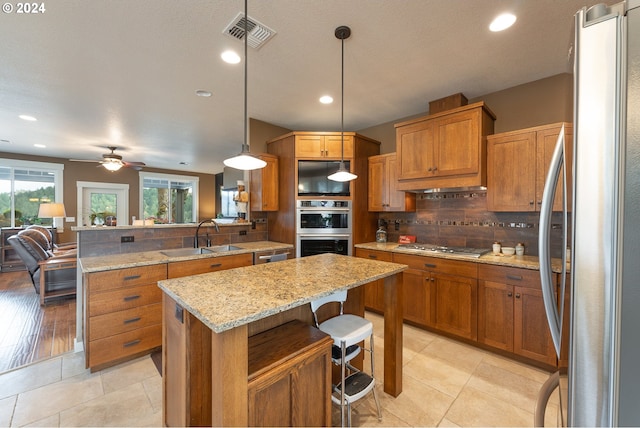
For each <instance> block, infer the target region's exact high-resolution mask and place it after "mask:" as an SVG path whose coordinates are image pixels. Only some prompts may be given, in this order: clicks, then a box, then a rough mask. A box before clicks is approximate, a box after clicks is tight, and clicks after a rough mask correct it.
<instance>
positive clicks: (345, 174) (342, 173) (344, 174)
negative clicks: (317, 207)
mask: <svg viewBox="0 0 640 428" xmlns="http://www.w3.org/2000/svg"><path fill="white" fill-rule="evenodd" d="M327 178H328V179H329V180H332V181H342V182H345V181H351V180H355V179H356V178H358V176H357V175H355V174H352V173H350V172H349V171H348V170H347V168H346V167H345V166H344V162H340V167H339V168H338V170H337V171H336V172H334V173H333V174H331V175H330V176H328V177H327Z"/></svg>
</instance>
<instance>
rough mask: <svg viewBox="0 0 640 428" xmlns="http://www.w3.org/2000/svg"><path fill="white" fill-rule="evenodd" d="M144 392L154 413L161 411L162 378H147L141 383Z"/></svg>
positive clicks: (157, 376) (158, 376)
mask: <svg viewBox="0 0 640 428" xmlns="http://www.w3.org/2000/svg"><path fill="white" fill-rule="evenodd" d="M142 386H144V391H145V392H146V394H147V397H148V398H149V402H150V403H151V406H152V407H153V411H154V412H158V411H161V410H162V377H161V376H160V375H159V374H157V375H156V376H153V377H150V378H147V379H145V380H143V381H142Z"/></svg>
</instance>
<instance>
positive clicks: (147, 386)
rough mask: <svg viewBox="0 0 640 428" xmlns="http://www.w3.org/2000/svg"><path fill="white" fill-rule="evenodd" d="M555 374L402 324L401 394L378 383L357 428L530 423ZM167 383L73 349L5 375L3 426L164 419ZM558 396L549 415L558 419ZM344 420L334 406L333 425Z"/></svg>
mask: <svg viewBox="0 0 640 428" xmlns="http://www.w3.org/2000/svg"><path fill="white" fill-rule="evenodd" d="M367 317H369V318H371V319H372V320H373V322H374V326H375V335H376V372H378V373H377V376H378V379H382V365H383V361H382V355H383V354H382V346H383V339H382V325H383V323H382V318H381V317H379V316H377V315H374V314H367ZM547 377H548V373H546V372H545V371H543V370H539V369H537V368H532V367H530V366H527V365H525V364H521V363H518V362H514V361H512V360H509V359H506V358H503V357H500V356H496V355H494V354H492V353H490V352H486V351H483V350H479V349H477V348H474V347H472V346H468V345H465V344H460V343H458V342H456V341H453V340H450V339H447V338H443V337H441V336H438V335H435V334H432V333H429V332H425V331H423V330H420V329H418V328H414V327H411V326H405V328H404V376H403V381H404V385H403V389H404V390H403V393H402V394H401V395H400V396H399V397H397V398H393V397H391V396H389V395H387V394H385V393H383V392H382V385H380V386H378V388H379V395H378V396H379V398H380V403H381V407H382V417H383V419H382V421H381V422H379V421H378V420H377V418H376V416H375V405H374V404H373V403H374V402H373V398H371V397H370V398H367V399H365V400H362V401H361V402H360V403H357V405H356V406H354V409H353V424H354V426H532V425H533V409H534V406H535V399H536V394H537V392H538V390H539V389H540V387H541V385H542V383H543V382H544V381H545V380H546V379H547ZM161 410H162V380H161V378H160V376H159V374H158V372H157V370H156V368H155V366H154V364H153V362H152V360H151V358H149V357H143V358H139V359H137V360H135V361H131V362H128V363H125V364H121V365H118V366H116V367H113V368H110V369H106V370H102V371H100V372H98V373H90V372H89V371H88V370H85V369H84V354H82V353H75V354H74V353H69V354H65V355H62V356H59V357H55V358H52V359H50V360H46V361H43V362H39V363H35V364H33V365H30V366H26V367H24V368H20V369H17V370H13V371H10V372H6V373H3V374H1V375H0V426H54V427H56V426H60V427H62V426H132V427H133V426H135V427H142V426H160V425H161V424H162V411H161ZM556 415H557V398H556V397H552V401H551V402H550V404H549V406H548V409H547V420H548V421H549V422H550V423H551V424H553V423H554V422H555V420H556V419H555V418H556ZM336 423H337V424H338V425H339V423H340V419H339V412H338V411H337V409H336V410H335V411H334V425H335V424H336Z"/></svg>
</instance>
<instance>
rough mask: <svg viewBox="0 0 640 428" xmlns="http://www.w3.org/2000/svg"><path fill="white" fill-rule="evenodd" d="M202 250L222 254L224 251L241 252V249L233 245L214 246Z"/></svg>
mask: <svg viewBox="0 0 640 428" xmlns="http://www.w3.org/2000/svg"><path fill="white" fill-rule="evenodd" d="M203 250H208V251H210V252H212V253H222V252H224V251H235V250H242V248H240V247H236V246H235V245H214V246H212V247H205V248H203Z"/></svg>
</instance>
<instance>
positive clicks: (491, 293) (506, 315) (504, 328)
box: [478, 280, 513, 352]
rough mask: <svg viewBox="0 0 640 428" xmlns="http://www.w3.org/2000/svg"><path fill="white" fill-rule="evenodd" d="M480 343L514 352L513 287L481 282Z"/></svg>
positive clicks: (498, 283)
mask: <svg viewBox="0 0 640 428" xmlns="http://www.w3.org/2000/svg"><path fill="white" fill-rule="evenodd" d="M478 342H480V343H484V344H485V345H489V346H492V347H494V348H498V349H502V350H505V351H509V352H513V286H511V285H507V284H503V283H500V282H492V281H482V280H480V281H479V284H478Z"/></svg>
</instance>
